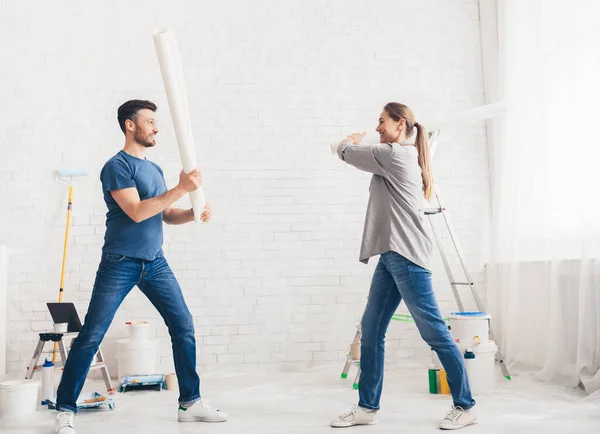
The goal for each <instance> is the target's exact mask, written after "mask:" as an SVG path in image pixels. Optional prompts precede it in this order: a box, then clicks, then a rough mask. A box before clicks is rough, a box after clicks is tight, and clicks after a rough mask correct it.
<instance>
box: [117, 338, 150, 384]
mask: <svg viewBox="0 0 600 434" xmlns="http://www.w3.org/2000/svg"><path fill="white" fill-rule="evenodd" d="M157 347H158V341H145V342H140V341H132V340H131V339H120V340H118V341H117V354H116V358H117V372H118V376H119V378H121V377H124V376H126V375H151V374H156V373H157V371H156V359H157V355H156V349H157Z"/></svg>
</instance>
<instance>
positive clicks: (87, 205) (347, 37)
mask: <svg viewBox="0 0 600 434" xmlns="http://www.w3.org/2000/svg"><path fill="white" fill-rule="evenodd" d="M478 19H479V18H478V8H477V0H452V1H447V0H428V1H423V0H419V1H416V0H415V1H402V2H399V1H396V0H389V1H375V2H365V1H360V0H352V1H350V0H307V1H302V2H300V1H289V0H288V1H280V2H275V1H268V2H267V1H265V2H243V1H221V2H214V1H191V0H190V1H182V0H179V1H170V2H160V1H156V0H154V1H152V0H148V1H145V2H143V3H140V2H121V1H104V0H103V1H95V2H93V1H88V2H83V3H82V2H77V1H74V0H73V1H59V2H45V1H29V2H21V1H17V0H4V1H2V2H0V44H1V48H2V53H3V61H2V63H1V64H0V83H1V84H0V100H1V101H2V104H0V146H1V150H2V158H0V197H1V198H2V203H3V205H4V208H3V210H4V212H3V213H2V216H1V218H2V221H1V222H2V225H1V231H0V244H6V245H8V246H10V248H11V253H12V257H11V261H10V264H11V265H10V271H9V303H8V305H9V318H8V319H9V326H8V328H9V336H8V353H7V359H8V369H9V371H10V372H11V373H13V374H16V373H22V372H24V367H25V366H26V364H27V363H28V361H29V357H30V356H31V352H32V350H33V346H34V342H35V341H36V339H37V335H36V333H37V332H39V331H41V330H44V329H46V328H48V327H50V321H49V319H50V318H49V315H48V314H47V313H46V306H45V303H46V302H47V301H53V300H55V299H56V297H57V295H58V286H59V279H60V264H61V258H62V243H63V236H64V224H65V205H66V194H67V188H66V185H65V184H64V183H61V182H59V181H57V180H56V179H55V177H54V172H55V171H56V170H57V169H58V168H59V167H61V166H71V167H73V166H76V167H77V166H78V167H86V168H88V169H89V170H90V171H91V175H90V176H89V177H86V178H76V179H75V180H74V186H75V199H74V209H73V215H74V224H73V226H72V228H71V239H70V246H69V255H68V266H67V275H66V285H65V286H66V289H65V300H66V301H74V302H75V303H76V305H77V307H78V309H79V311H80V314H81V316H82V317H83V316H84V313H85V311H86V308H87V302H88V300H89V298H90V293H91V289H92V284H93V280H94V276H95V272H96V267H97V263H98V260H99V257H100V248H101V245H102V240H103V233H104V213H105V206H104V203H103V200H102V196H101V193H100V184H99V181H98V174H99V171H100V169H101V167H102V165H103V163H104V162H105V161H106V160H107V159H108V158H109V157H110V156H112V155H113V154H114V153H116V152H117V151H118V150H119V149H120V147H121V146H122V143H123V138H122V134H121V132H120V130H119V127H118V125H117V122H116V109H117V107H118V106H119V104H121V103H122V102H123V101H125V100H127V99H131V98H147V99H151V100H154V101H155V102H156V103H157V104H158V106H159V111H158V116H159V127H160V128H161V133H160V134H159V136H158V146H157V147H156V148H155V149H153V150H151V151H150V152H149V158H151V159H153V160H154V161H156V162H157V163H158V164H160V165H161V166H162V167H163V169H164V171H165V174H166V177H167V183H168V185H169V186H174V185H175V183H176V182H177V176H178V172H179V170H180V160H179V155H178V152H177V146H176V144H175V138H174V133H173V128H172V123H171V120H170V114H169V110H168V105H167V103H166V98H165V94H164V90H163V86H162V81H161V79H160V73H159V69H158V64H157V61H156V57H155V52H154V46H153V41H152V37H151V34H152V32H153V31H154V30H155V29H157V28H160V27H170V28H172V29H175V30H176V32H177V34H178V38H179V45H180V47H181V50H182V56H183V63H184V67H185V77H186V80H187V87H188V92H189V100H190V106H191V111H192V119H193V123H194V134H195V139H196V146H197V151H198V159H199V162H200V167H201V169H202V171H203V174H204V179H205V193H206V196H207V198H208V199H209V201H210V202H211V204H212V206H213V209H214V220H213V222H211V223H210V224H208V225H201V224H198V225H186V226H182V227H167V228H165V233H166V240H165V246H164V247H165V251H166V256H167V258H168V259H169V261H170V263H171V265H172V267H173V269H174V272H175V273H176V275H177V277H178V278H179V279H180V283H181V285H182V287H183V289H184V292H185V295H186V298H187V300H188V304H189V307H190V310H191V311H192V313H193V315H194V318H195V323H196V332H197V338H198V350H197V352H198V364H199V366H200V368H201V369H202V370H206V369H214V368H223V367H225V368H226V367H227V366H228V365H234V364H235V365H242V364H243V366H236V368H235V369H240V368H241V369H250V370H253V369H262V368H274V367H277V368H289V367H295V366H307V365H310V364H314V363H322V362H328V361H338V360H341V359H342V357H343V355H344V354H345V352H346V351H347V348H348V344H349V342H350V340H351V339H352V337H353V334H354V331H355V325H356V323H357V321H358V320H359V318H360V315H361V313H362V309H363V307H364V302H365V300H366V295H367V291H368V287H369V282H370V277H371V273H372V270H373V268H374V265H375V262H376V261H372V262H371V263H370V264H369V265H368V266H364V265H362V264H360V263H359V262H358V261H357V256H358V249H359V244H360V237H361V231H362V226H363V217H364V211H365V207H366V199H367V195H368V191H367V188H368V178H369V176H368V175H367V174H364V173H359V172H358V171H356V170H353V169H351V168H349V167H346V166H344V165H343V164H342V163H341V162H339V161H336V159H335V158H332V156H331V155H330V153H329V142H330V141H331V140H333V139H336V138H339V137H343V136H344V135H345V134H348V133H350V132H354V131H362V130H369V131H371V130H373V129H374V127H375V122H376V119H377V117H378V115H379V112H380V109H381V107H382V106H383V105H384V104H385V103H386V102H388V101H392V100H397V101H401V102H404V103H406V104H408V105H409V106H411V107H412V108H413V109H414V111H415V113H416V115H417V118H418V119H419V118H424V117H426V116H428V115H429V116H433V115H439V114H442V113H447V112H449V111H452V110H456V109H462V108H470V107H474V106H477V105H480V104H482V102H483V90H482V89H483V85H482V78H481V65H480V64H481V56H480V42H479V27H478V26H479V21H478ZM443 134H444V135H443V142H442V143H441V146H440V148H439V151H438V155H437V157H436V160H435V162H434V169H435V176H436V179H437V180H438V182H439V184H440V187H441V189H442V192H443V193H444V195H445V198H446V202H447V206H448V208H449V209H450V210H451V211H452V212H453V217H454V223H455V227H456V230H457V232H458V234H459V237H460V238H461V242H462V246H463V248H464V250H465V253H466V255H467V259H468V262H469V265H470V266H471V267H472V271H473V272H474V273H475V277H476V278H477V279H478V281H480V280H481V277H480V276H481V273H482V271H483V267H482V258H481V252H482V244H481V240H482V235H483V231H484V228H485V225H486V222H487V214H486V204H487V196H488V170H487V164H486V161H487V159H486V153H485V146H486V137H485V130H484V129H483V127H480V126H474V127H470V128H467V129H463V130H459V131H450V130H448V131H445V132H444V133H443ZM179 205H180V206H187V205H188V200H187V199H185V200H182V201H181V203H180V204H179ZM434 275H435V282H436V288H437V290H438V294H439V299H440V303H441V304H442V307H443V310H444V313H446V314H447V313H448V312H449V310H451V309H454V303H453V302H452V297H451V292H450V291H449V286H448V284H447V283H446V279H445V275H444V274H443V268H442V267H441V262H440V261H439V260H438V261H436V264H435V268H434ZM130 319H136V320H149V321H151V322H152V325H153V327H154V331H153V333H154V334H155V336H156V338H157V339H160V344H161V345H160V350H159V354H160V358H161V368H162V369H163V370H165V371H170V370H172V369H173V368H172V360H171V354H170V343H169V338H168V334H167V331H166V327H165V326H164V325H163V324H162V321H161V320H160V317H159V316H158V314H157V313H156V312H155V311H154V309H153V308H152V306H151V305H150V303H149V302H148V301H147V300H146V299H145V298H144V297H143V296H142V295H141V294H140V293H139V292H138V291H137V290H134V291H133V292H132V293H131V294H130V296H129V297H128V298H127V300H126V301H125V303H124V304H123V306H122V308H121V310H120V311H119V312H118V314H117V316H116V318H115V321H114V323H113V325H112V327H111V329H110V330H109V332H108V334H107V336H106V340H105V342H104V344H103V347H104V349H105V352H106V353H107V355H108V357H109V360H110V362H111V366H112V367H113V372H114V373H115V374H116V371H115V370H114V366H115V365H114V350H115V347H116V340H117V339H120V338H123V337H125V335H126V330H125V326H124V322H125V321H126V320H130ZM388 347H389V349H390V351H389V353H388V355H389V356H388V362H389V363H394V362H397V361H398V360H400V359H402V358H406V357H413V356H415V355H423V354H427V348H426V347H425V345H424V344H423V343H422V342H421V340H420V338H419V336H418V334H417V333H416V331H415V330H414V326H413V325H411V324H402V323H394V324H392V326H391V328H390V331H389V333H388ZM340 365H341V364H340ZM340 367H341V366H340Z"/></svg>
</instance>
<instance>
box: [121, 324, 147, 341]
mask: <svg viewBox="0 0 600 434" xmlns="http://www.w3.org/2000/svg"><path fill="white" fill-rule="evenodd" d="M125 324H127V327H128V328H129V339H131V341H132V342H146V341H147V340H148V339H150V323H149V322H147V321H127V322H126V323H125Z"/></svg>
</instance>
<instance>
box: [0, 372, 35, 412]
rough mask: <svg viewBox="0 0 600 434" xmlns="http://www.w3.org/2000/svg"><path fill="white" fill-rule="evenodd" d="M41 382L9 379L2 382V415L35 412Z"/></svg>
mask: <svg viewBox="0 0 600 434" xmlns="http://www.w3.org/2000/svg"><path fill="white" fill-rule="evenodd" d="M39 387H40V382H39V381H35V380H9V381H3V382H2V383H0V416H1V417H18V416H25V415H28V414H32V413H35V408H36V405H37V401H38V389H39Z"/></svg>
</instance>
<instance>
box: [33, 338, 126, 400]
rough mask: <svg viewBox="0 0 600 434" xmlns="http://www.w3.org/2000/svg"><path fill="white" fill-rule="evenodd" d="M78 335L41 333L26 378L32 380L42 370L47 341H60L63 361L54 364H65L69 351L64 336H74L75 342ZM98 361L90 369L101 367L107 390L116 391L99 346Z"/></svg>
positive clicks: (96, 356) (59, 345)
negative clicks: (42, 356)
mask: <svg viewBox="0 0 600 434" xmlns="http://www.w3.org/2000/svg"><path fill="white" fill-rule="evenodd" d="M77 335H78V333H77V332H72V333H56V332H45V333H40V340H39V341H38V344H37V346H36V347H35V351H34V352H33V357H32V358H31V363H30V364H29V366H28V367H27V373H26V374H25V379H26V380H30V379H32V378H33V374H35V373H36V372H38V371H40V369H41V368H42V366H43V365H38V362H39V360H40V356H41V355H42V352H43V351H44V346H45V345H46V342H56V343H58V350H59V352H60V358H61V360H62V361H61V362H57V363H55V364H54V366H63V367H64V366H65V363H66V362H67V351H66V350H65V344H64V342H63V338H69V337H70V338H73V339H72V340H71V344H73V340H74V339H75V337H76V336H77ZM95 358H96V361H95V363H92V365H91V366H90V370H92V369H100V372H101V373H102V377H103V378H104V383H105V384H106V390H107V391H108V392H109V393H112V392H114V389H113V387H112V383H111V382H110V375H108V367H107V365H106V360H105V359H104V355H103V354H102V349H100V347H98V351H97V352H96V355H95Z"/></svg>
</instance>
